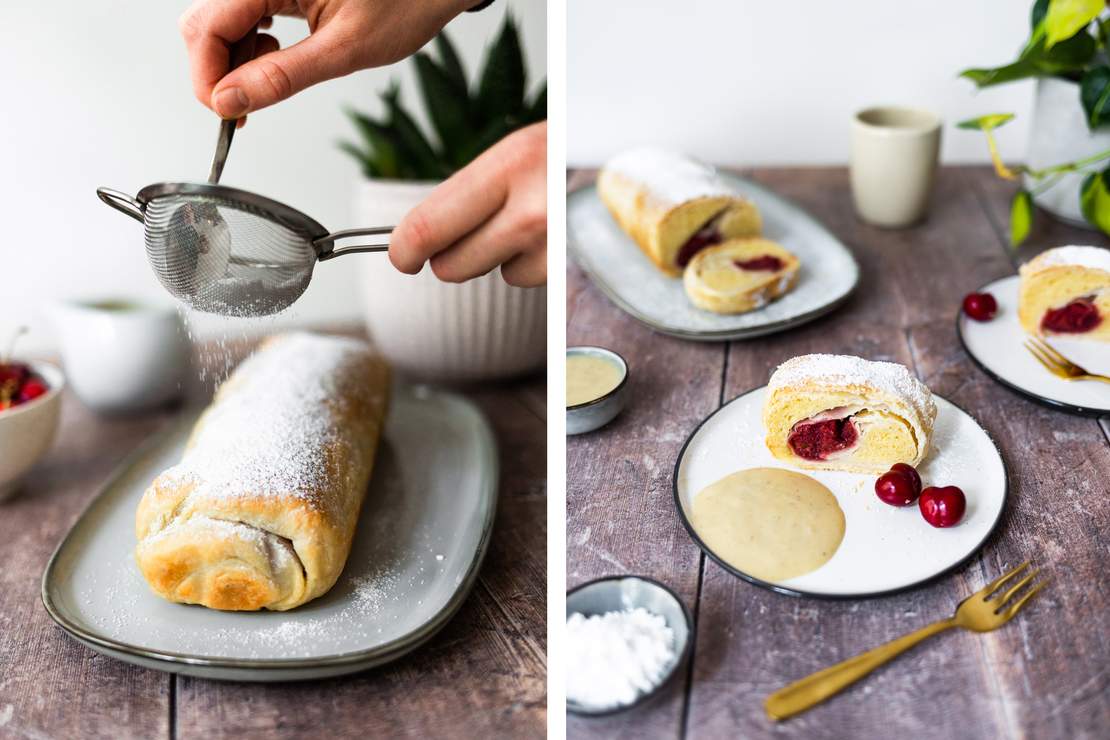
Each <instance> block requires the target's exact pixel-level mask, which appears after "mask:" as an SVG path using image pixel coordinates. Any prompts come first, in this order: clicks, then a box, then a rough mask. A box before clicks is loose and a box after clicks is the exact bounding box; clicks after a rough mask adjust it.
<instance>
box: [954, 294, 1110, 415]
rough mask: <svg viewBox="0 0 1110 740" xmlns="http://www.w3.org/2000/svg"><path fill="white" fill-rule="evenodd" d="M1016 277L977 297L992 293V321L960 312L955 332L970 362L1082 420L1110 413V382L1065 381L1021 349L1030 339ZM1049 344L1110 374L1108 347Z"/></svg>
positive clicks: (1063, 341)
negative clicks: (1021, 319) (1022, 317)
mask: <svg viewBox="0 0 1110 740" xmlns="http://www.w3.org/2000/svg"><path fill="white" fill-rule="evenodd" d="M1020 285H1021V278H1020V277H1019V276H1017V275H1011V276H1009V277H1004V278H1001V279H1000V280H995V281H994V282H992V283H988V284H987V285H984V286H983V287H982V288H980V289H979V290H978V291H976V292H978V293H990V294H991V295H993V296H994V298H995V300H996V301H997V302H998V313H997V314H996V315H995V317H994V318H993V319H991V320H990V321H983V322H980V321H973V320H971V319H969V318H968V317H967V316H965V315H964V313H963V311H961V312H960V315H959V317H958V318H957V319H956V332H957V333H958V334H959V337H960V343H961V344H963V346H964V350H965V351H966V352H967V354H968V356H969V357H970V358H971V359H972V361H973V362H974V363H975V364H976V365H978V366H979V369H981V370H982V371H983V372H984V373H986V374H987V375H988V376H990V378H991V379H993V380H995V381H997V382H998V383H1001V384H1002V385H1004V386H1006V387H1007V388H1009V389H1010V390H1013V391H1016V392H1018V393H1020V394H1022V395H1023V396H1026V397H1027V398H1031V399H1033V400H1034V401H1036V402H1038V403H1041V404H1044V405H1045V406H1049V407H1051V408H1054V409H1058V410H1060V411H1067V412H1069V413H1073V414H1082V415H1084V416H1103V415H1106V414H1110V383H1102V382H1100V381H1097V380H1063V379H1062V378H1057V377H1056V376H1055V375H1053V374H1052V373H1050V372H1049V371H1048V370H1046V369H1045V368H1044V367H1043V366H1042V365H1041V364H1040V363H1039V362H1037V360H1036V359H1035V358H1034V357H1033V355H1031V354H1030V353H1029V351H1028V350H1027V349H1025V347H1024V346H1023V344H1024V342H1025V340H1026V339H1027V335H1026V333H1025V331H1024V330H1023V329H1022V328H1021V324H1020V323H1018V317H1017V306H1018V288H1019V287H1020ZM1047 341H1048V343H1049V344H1051V345H1052V346H1053V347H1054V348H1056V349H1057V350H1058V351H1059V352H1061V353H1062V354H1063V355H1064V356H1065V357H1067V358H1068V359H1070V360H1071V361H1072V362H1075V363H1077V364H1079V365H1080V366H1082V367H1084V368H1085V369H1087V370H1088V371H1090V372H1094V373H1102V374H1105V375H1110V345H1108V344H1107V343H1105V342H1092V341H1086V340H1083V339H1072V338H1069V337H1051V338H1049V339H1048V340H1047Z"/></svg>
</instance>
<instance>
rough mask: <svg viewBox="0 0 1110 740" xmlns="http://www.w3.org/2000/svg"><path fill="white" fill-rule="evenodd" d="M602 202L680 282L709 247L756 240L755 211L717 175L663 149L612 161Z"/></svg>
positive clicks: (603, 179) (602, 181)
mask: <svg viewBox="0 0 1110 740" xmlns="http://www.w3.org/2000/svg"><path fill="white" fill-rule="evenodd" d="M597 191H598V194H599V195H600V196H601V200H602V201H603V202H604V203H605V206H606V207H607V208H608V209H609V212H610V213H611V214H613V218H614V219H616V221H617V223H618V224H620V226H621V228H622V229H624V230H625V231H626V232H628V234H629V235H630V236H631V237H632V239H633V240H634V241H635V242H636V243H637V244H638V245H639V246H640V249H642V250H643V251H644V254H646V255H647V256H648V257H649V258H650V259H651V261H652V262H654V263H655V265H656V266H657V267H658V268H659V269H661V270H663V271H664V272H666V273H667V274H669V275H674V276H678V275H679V274H681V273H682V270H683V268H684V267H686V265H687V264H688V263H689V262H690V260H691V259H693V257H694V255H695V254H697V253H698V252H699V251H701V250H702V249H704V248H705V247H708V246H711V245H713V244H717V243H720V242H722V241H724V240H726V239H731V238H733V237H738V236H758V235H759V233H760V228H761V222H760V218H759V211H758V210H756V207H755V205H753V204H752V203H751V201H748V200H747V199H745V198H742V197H740V196H738V195H737V194H736V193H735V192H734V191H733V190H732V188H731V187H730V186H729V184H728V183H727V182H725V181H724V180H723V179H722V178H721V177H720V176H718V175H717V173H716V171H715V170H714V169H713V168H712V167H709V166H707V165H704V164H702V163H701V162H698V161H696V160H694V159H690V158H689V157H685V156H683V155H681V154H676V153H675V152H671V151H667V150H665V149H654V148H643V149H633V150H630V151H627V152H624V153H623V154H619V155H617V156H616V157H614V158H613V159H611V160H609V161H608V162H607V163H606V164H605V167H604V168H603V169H602V170H601V174H600V175H599V176H598V180H597Z"/></svg>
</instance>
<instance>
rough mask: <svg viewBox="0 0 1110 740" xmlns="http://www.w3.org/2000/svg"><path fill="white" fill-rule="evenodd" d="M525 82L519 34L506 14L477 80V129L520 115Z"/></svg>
mask: <svg viewBox="0 0 1110 740" xmlns="http://www.w3.org/2000/svg"><path fill="white" fill-rule="evenodd" d="M526 84H527V79H526V75H525V71H524V56H523V54H522V53H521V50H520V36H519V35H518V34H517V30H516V24H515V23H514V22H513V19H512V17H511V16H509V15H506V16H505V24H504V25H503V26H502V27H501V31H500V33H498V35H497V39H496V40H495V41H494V42H493V45H492V46H490V47H489V50H488V52H487V53H486V60H485V65H484V66H483V68H482V77H481V79H480V80H479V82H478V99H477V102H478V106H477V107H478V112H479V115H480V119H479V120H478V121H477V124H478V127H479V129H481V128H482V127H486V126H488V125H489V122H490V121H493V120H497V119H501V120H504V119H506V118H508V117H509V116H513V115H516V116H518V117H523V116H521V113H522V112H523V110H524V90H525V86H526Z"/></svg>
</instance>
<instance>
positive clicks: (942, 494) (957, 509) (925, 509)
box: [917, 486, 967, 527]
mask: <svg viewBox="0 0 1110 740" xmlns="http://www.w3.org/2000/svg"><path fill="white" fill-rule="evenodd" d="M917 505H918V507H919V508H920V509H921V516H923V517H925V521H927V522H929V524H932V525H933V526H934V527H951V526H954V525H956V524H959V522H960V520H961V519H963V518H964V510H965V509H966V508H967V499H966V498H964V492H963V491H961V490H960V489H959V488H957V487H956V486H940V487H936V486H929V487H928V488H926V489H925V490H924V491H922V492H921V498H920V499H919V500H918V502H917Z"/></svg>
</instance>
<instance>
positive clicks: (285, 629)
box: [42, 386, 498, 681]
mask: <svg viewBox="0 0 1110 740" xmlns="http://www.w3.org/2000/svg"><path fill="white" fill-rule="evenodd" d="M195 416H196V414H195V413H193V414H189V415H188V418H185V419H183V420H182V421H181V423H180V424H178V425H176V426H175V427H174V428H173V429H172V430H170V432H169V433H167V434H166V435H164V436H162V437H160V438H158V439H157V440H155V441H154V442H153V443H152V444H150V445H149V446H148V447H147V448H146V449H144V450H141V451H140V452H138V453H136V455H135V456H134V457H133V458H132V459H131V460H130V461H128V462H127V463H126V464H125V465H124V467H123V468H122V469H121V470H120V471H119V472H118V474H117V475H115V476H114V477H113V479H112V480H111V482H109V484H108V485H107V486H106V487H105V489H104V490H103V492H102V493H101V494H100V495H99V496H98V497H97V498H96V499H94V500H93V502H92V504H90V506H89V508H88V509H87V510H86V511H85V513H84V514H83V515H82V516H81V517H80V518H79V519H78V521H77V523H76V524H75V525H74V526H73V529H72V530H70V532H69V534H68V535H67V536H66V537H65V539H64V540H62V543H61V544H60V545H59V546H58V549H57V550H56V551H55V552H54V556H53V557H52V558H51V560H50V563H49V564H48V565H47V567H46V572H45V573H44V574H43V579H42V600H43V604H44V605H45V606H46V610H47V611H48V612H49V613H50V616H51V617H53V618H54V621H56V622H57V623H58V624H59V625H60V626H61V627H62V628H63V629H64V630H66V632H68V633H69V634H70V635H72V636H73V637H75V638H76V639H78V640H80V641H81V642H83V643H84V644H85V645H88V646H89V647H90V648H92V649H93V650H97V651H99V652H102V653H104V654H106V655H110V656H112V657H114V658H118V659H120V660H125V661H128V662H130V663H136V664H138V665H142V666H146V667H150V668H155V669H158V670H164V671H174V672H177V673H185V674H189V675H193V676H201V677H204V678H220V679H234V680H241V681H287V680H300V679H307V678H322V677H325V676H336V675H340V674H344V673H352V672H355V671H360V670H363V669H366V668H370V667H372V666H377V665H381V664H382V663H386V662H388V661H390V660H393V659H395V658H398V657H400V656H401V655H403V654H405V653H407V652H408V651H410V650H412V649H413V648H415V647H417V646H418V645H420V644H422V643H423V642H425V641H426V640H428V639H429V638H430V637H431V636H432V635H434V634H435V633H436V632H437V631H438V630H439V629H440V628H441V627H443V625H444V624H446V623H447V621H448V620H449V619H450V618H451V616H452V615H453V614H454V613H455V611H456V610H457V609H458V608H459V606H460V605H461V604H462V601H463V599H465V598H466V594H467V593H468V592H469V590H470V588H471V586H472V585H473V584H474V580H475V579H476V577H477V573H478V566H479V565H480V563H481V561H482V557H483V556H484V555H485V551H486V547H487V545H488V543H489V537H490V531H491V528H492V526H493V516H494V511H495V508H496V504H497V475H498V472H497V452H496V448H495V446H494V441H493V435H492V433H491V432H490V429H489V426H488V425H487V423H486V421H485V419H484V418H483V417H482V415H481V413H480V412H479V411H478V410H477V409H475V408H474V406H472V405H471V404H470V403H469V402H468V401H465V400H463V399H461V398H459V397H457V396H454V395H451V394H447V393H442V392H439V391H435V390H430V389H428V388H424V387H419V386H418V387H413V388H405V387H401V388H397V389H395V393H394V398H393V403H392V406H391V409H390V413H389V419H388V421H387V423H386V429H385V436H384V439H383V441H382V445H381V448H380V449H379V451H378V460H377V464H376V466H375V470H374V477H373V480H372V482H371V484H370V491H369V493H368V494H367V498H366V502H365V504H364V505H363V513H362V517H361V521H360V522H359V527H358V531H357V533H356V534H355V542H354V546H353V548H352V551H351V555H350V558H349V559H348V561H347V567H346V569H345V570H344V571H343V574H342V575H341V576H340V578H339V581H338V583H336V585H335V586H334V587H333V588H332V589H331V591H329V592H328V593H327V594H325V595H324V596H322V597H320V598H319V599H316V600H315V601H311V602H309V603H308V604H306V605H304V606H302V607H300V608H298V609H294V610H292V611H289V612H266V611H263V612H219V611H212V610H209V609H205V608H203V607H199V606H185V605H181V604H172V603H170V602H168V601H164V600H163V599H161V598H159V597H157V596H155V595H154V594H153V593H151V591H150V589H149V588H148V587H147V585H146V582H145V581H144V580H143V577H142V575H141V574H140V573H139V570H138V567H137V566H136V564H135V561H134V558H133V557H132V548H133V547H134V544H135V534H134V521H135V507H136V506H137V504H138V502H139V498H140V497H141V496H142V493H143V490H144V489H145V487H146V485H147V484H148V483H149V482H150V481H151V480H152V479H153V478H154V477H155V476H156V475H157V474H158V473H159V472H161V471H162V470H164V469H165V468H167V467H169V466H170V465H172V464H173V463H175V462H176V461H177V460H178V459H179V458H180V455H181V450H182V447H183V446H184V444H185V440H186V438H187V436H188V433H189V431H190V428H191V427H192V424H193V421H194V420H195Z"/></svg>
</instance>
